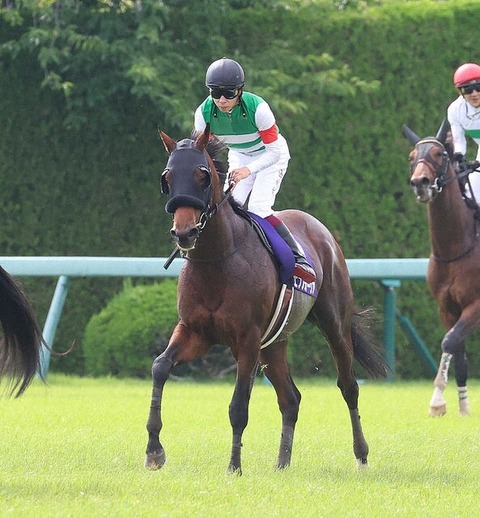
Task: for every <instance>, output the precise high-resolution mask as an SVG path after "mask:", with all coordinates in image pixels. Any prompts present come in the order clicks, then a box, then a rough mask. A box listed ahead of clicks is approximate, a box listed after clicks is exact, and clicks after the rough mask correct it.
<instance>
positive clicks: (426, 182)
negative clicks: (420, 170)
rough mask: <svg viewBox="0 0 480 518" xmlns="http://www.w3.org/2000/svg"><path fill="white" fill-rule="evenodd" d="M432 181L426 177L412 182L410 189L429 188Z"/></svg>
mask: <svg viewBox="0 0 480 518" xmlns="http://www.w3.org/2000/svg"><path fill="white" fill-rule="evenodd" d="M429 184H430V180H429V179H428V178H427V177H426V176H422V177H421V178H415V179H414V180H410V187H428V185H429Z"/></svg>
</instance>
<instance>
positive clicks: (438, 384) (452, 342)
mask: <svg viewBox="0 0 480 518" xmlns="http://www.w3.org/2000/svg"><path fill="white" fill-rule="evenodd" d="M468 328H469V327H468V326H467V325H466V323H465V321H464V320H462V319H460V320H458V321H457V323H456V324H455V325H454V326H453V327H452V328H451V329H450V330H449V331H448V332H447V333H446V334H445V336H444V337H443V340H442V357H441V359H440V364H439V366H438V372H437V375H436V376H435V380H434V382H433V385H434V390H433V395H432V399H431V400H430V411H429V415H431V416H432V417H437V416H442V415H445V413H446V412H447V404H446V401H445V398H444V397H443V392H444V390H445V389H446V388H447V384H448V370H449V368H450V362H451V360H452V358H453V356H454V355H455V354H457V352H460V350H461V348H462V344H463V342H464V339H465V336H466V335H467V334H468ZM459 347H460V350H459Z"/></svg>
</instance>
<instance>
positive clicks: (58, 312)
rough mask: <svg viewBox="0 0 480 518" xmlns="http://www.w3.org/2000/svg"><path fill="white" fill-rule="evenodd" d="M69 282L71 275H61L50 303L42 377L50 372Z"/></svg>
mask: <svg viewBox="0 0 480 518" xmlns="http://www.w3.org/2000/svg"><path fill="white" fill-rule="evenodd" d="M69 283H70V279H69V277H67V276H66V275H60V277H59V278H58V281H57V286H56V288H55V293H54V294H53V298H52V302H51V304H50V309H49V310H48V314H47V318H46V320H45V325H44V327H43V338H44V340H45V342H46V345H47V346H48V347H46V346H45V344H43V345H42V349H41V351H40V366H39V373H38V374H39V376H41V377H42V378H46V377H47V374H48V368H49V366H50V356H51V352H52V351H51V350H52V348H53V341H54V339H55V333H56V332H57V327H58V322H59V321H60V317H61V316H62V310H63V305H64V303H65V299H66V298H67V293H68V286H69Z"/></svg>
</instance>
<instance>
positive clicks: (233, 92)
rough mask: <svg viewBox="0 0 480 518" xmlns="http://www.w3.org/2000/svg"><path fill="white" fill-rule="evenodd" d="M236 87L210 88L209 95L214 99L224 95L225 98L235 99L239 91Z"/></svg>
mask: <svg viewBox="0 0 480 518" xmlns="http://www.w3.org/2000/svg"><path fill="white" fill-rule="evenodd" d="M239 91H240V90H239V89H238V88H210V95H211V96H212V97H213V98H214V99H220V97H222V96H223V97H225V99H235V97H237V95H238V93H239Z"/></svg>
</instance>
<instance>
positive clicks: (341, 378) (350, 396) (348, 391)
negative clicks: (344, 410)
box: [336, 355, 369, 469]
mask: <svg viewBox="0 0 480 518" xmlns="http://www.w3.org/2000/svg"><path fill="white" fill-rule="evenodd" d="M348 356H349V355H348ZM346 359H347V361H346V362H345V366H343V365H342V363H343V361H340V360H339V359H338V357H336V361H337V371H338V379H337V386H338V388H339V389H340V391H341V393H342V396H343V399H344V400H345V402H346V403H347V406H348V410H349V412H350V422H351V424H352V432H353V453H354V454H355V458H356V460H357V468H359V469H361V468H365V467H367V466H368V461H367V457H368V451H369V450H368V443H367V441H366V440H365V436H364V435H363V429H362V424H361V422H360V413H359V411H358V396H359V389H358V383H357V380H356V379H355V377H354V376H353V371H352V364H351V360H348V358H346ZM348 363H350V366H348Z"/></svg>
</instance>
